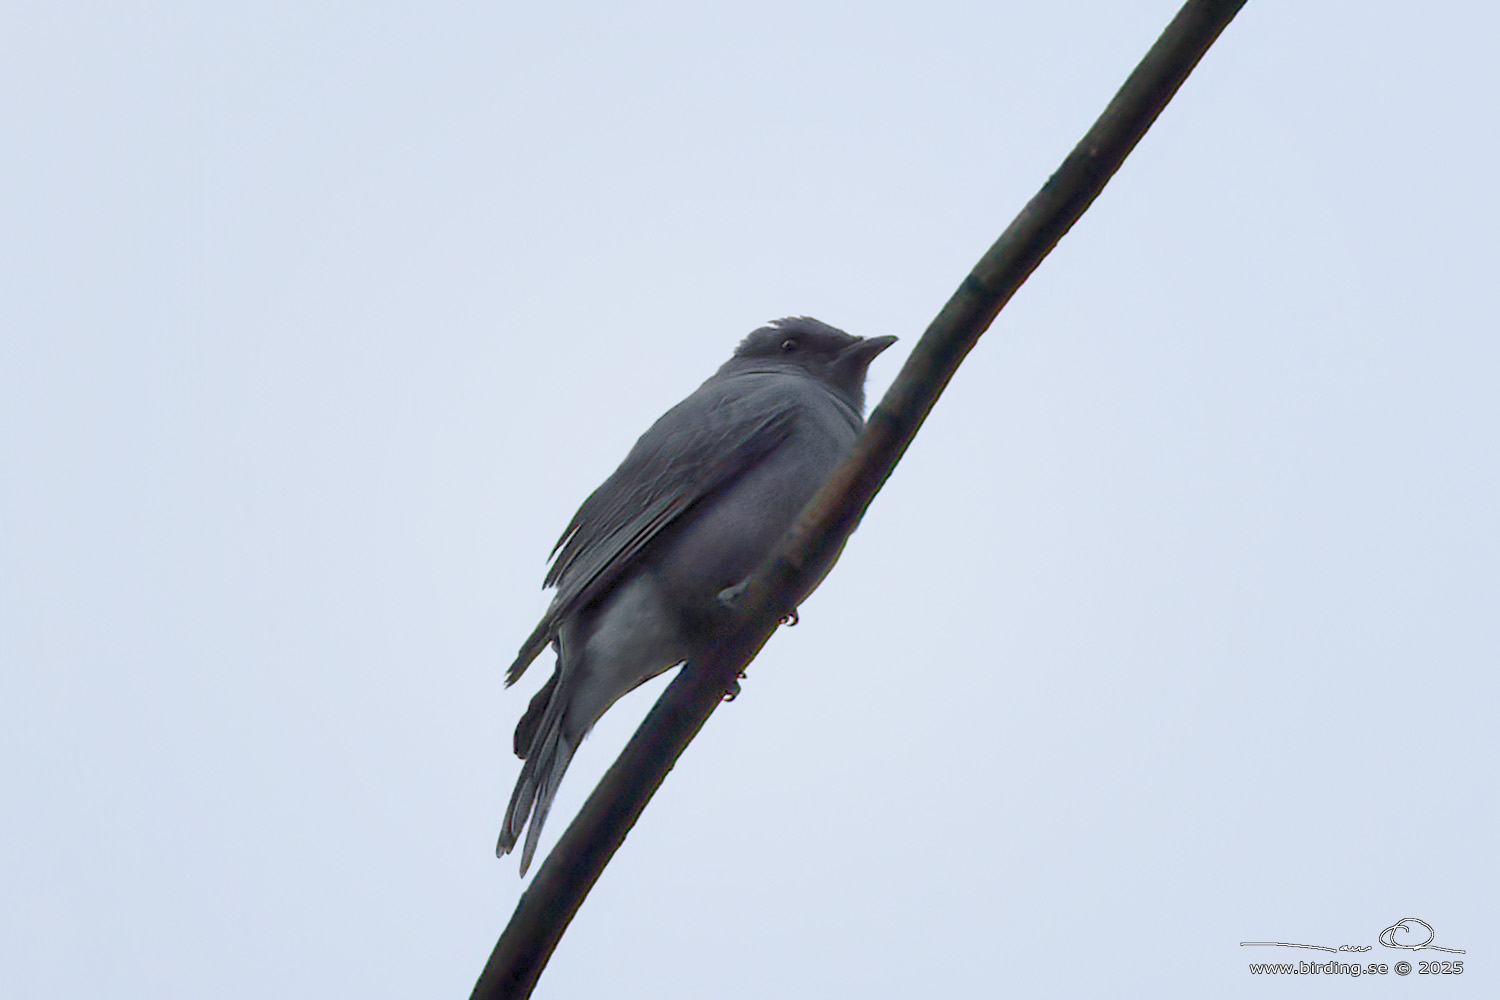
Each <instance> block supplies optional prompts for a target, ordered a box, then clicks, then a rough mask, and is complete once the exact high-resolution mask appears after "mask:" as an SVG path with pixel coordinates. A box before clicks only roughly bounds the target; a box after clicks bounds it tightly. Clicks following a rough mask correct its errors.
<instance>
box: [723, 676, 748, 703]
mask: <svg viewBox="0 0 1500 1000" xmlns="http://www.w3.org/2000/svg"><path fill="white" fill-rule="evenodd" d="M736 676H737V677H739V678H740V679H741V680H743V679H744V677H745V672H744V671H743V670H741V671H740V672H739V673H738V674H737V675H736ZM739 696H740V682H739V681H738V680H733V681H730V682H729V687H727V688H725V689H724V697H723V700H724V701H734V699H736V698H738V697H739Z"/></svg>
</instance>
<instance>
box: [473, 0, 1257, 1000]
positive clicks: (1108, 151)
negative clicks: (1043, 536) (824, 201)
mask: <svg viewBox="0 0 1500 1000" xmlns="http://www.w3.org/2000/svg"><path fill="white" fill-rule="evenodd" d="M1244 3H1245V0H1189V2H1188V3H1187V4H1186V5H1185V6H1183V8H1182V10H1181V11H1179V12H1178V14H1177V16H1176V17H1175V18H1174V19H1173V20H1172V23H1171V24H1170V25H1168V26H1167V29H1166V31H1165V32H1163V33H1162V36H1161V38H1159V39H1158V40H1157V42H1156V44H1155V45H1153V46H1152V47H1151V50H1150V51H1149V52H1147V53H1146V57H1145V58H1144V59H1143V60H1141V63H1140V65H1139V66H1137V67H1136V68H1135V71H1134V72H1132V73H1131V74H1130V76H1129V78H1128V79H1126V81H1125V84H1124V86H1122V87H1121V88H1120V91H1119V93H1117V94H1116V95H1115V97H1114V100H1112V101H1110V103H1109V106H1108V107H1107V108H1105V110H1104V113H1103V114H1102V115H1101V116H1100V117H1099V120H1098V121H1097V122H1095V123H1094V126H1093V128H1091V129H1089V131H1088V134H1087V135H1085V136H1084V137H1083V141H1082V142H1080V143H1079V144H1078V145H1077V146H1076V147H1075V148H1074V149H1073V152H1072V153H1071V154H1069V156H1068V158H1067V159H1066V160H1064V161H1063V164H1062V166H1061V167H1059V168H1058V170H1057V173H1055V174H1053V175H1052V177H1051V178H1050V179H1049V180H1048V181H1047V183H1046V184H1045V185H1043V186H1042V189H1041V191H1040V192H1038V193H1037V195H1036V197H1034V198H1032V199H1031V202H1030V203H1029V204H1028V205H1027V206H1026V207H1025V209H1023V210H1022V211H1021V214H1020V215H1018V216H1017V217H1016V219H1015V221H1014V222H1012V223H1011V224H1010V226H1009V228H1007V229H1006V230H1005V232H1004V233H1002V234H1001V236H1000V238H999V239H998V240H997V241H996V242H995V245H994V246H992V247H991V248H990V249H989V252H988V253H986V254H985V255H984V257H982V258H981V259H980V261H979V263H978V264H977V265H976V266H975V268H974V270H973V272H972V273H970V275H969V276H968V277H967V278H965V279H964V282H963V284H962V285H960V286H959V289H958V291H957V292H955V293H954V294H953V297H952V298H951V299H949V300H948V303H947V304H946V305H945V306H943V309H942V311H941V312H940V313H938V315H937V318H936V319H934V320H933V321H932V323H931V325H930V326H928V328H927V331H926V332H925V333H924V334H923V335H922V339H921V340H920V341H919V342H918V343H917V345H916V347H915V348H914V349H913V351H912V353H911V356H910V357H908V358H907V360H906V364H905V365H904V366H903V367H902V369H901V373H900V374H899V375H898V376H897V377H896V380H895V382H894V383H893V384H892V385H891V388H890V391H888V392H887V393H886V395H885V399H884V400H882V401H881V403H880V405H879V406H878V407H876V409H875V412H874V413H872V414H871V415H870V419H869V421H868V423H867V425H866V427H865V431H864V433H863V434H862V435H861V436H860V438H859V440H858V441H857V442H856V443H855V446H854V450H853V452H852V453H851V454H850V455H849V457H848V459H847V460H846V461H845V462H844V463H843V464H842V465H841V466H840V467H839V468H838V470H837V471H836V472H835V473H834V475H833V476H832V477H831V478H830V479H829V481H828V482H827V483H825V484H824V485H823V487H822V489H821V490H819V491H818V494H817V496H815V497H814V498H813V499H812V500H811V501H810V502H809V503H808V505H807V507H806V508H805V509H804V510H803V511H802V513H801V514H800V515H799V516H798V518H797V522H796V524H794V525H793V526H792V529H791V530H790V531H789V532H788V533H787V535H786V536H785V537H784V538H783V539H782V540H781V542H780V544H778V545H777V547H776V549H775V551H774V552H773V553H772V554H771V556H769V557H768V558H767V559H766V561H765V562H764V563H763V564H762V565H761V566H760V567H759V568H758V569H757V570H756V571H755V573H754V574H753V575H752V576H751V577H750V579H749V581H748V585H747V587H746V588H745V591H744V592H743V593H742V594H741V595H740V598H739V601H738V606H737V608H736V612H737V613H736V615H735V618H734V620H733V622H732V623H731V625H730V627H729V630H728V633H727V636H726V638H725V640H724V641H723V642H722V643H721V644H720V646H719V648H718V649H716V650H715V651H714V655H713V656H712V657H711V658H710V659H709V660H708V661H707V662H699V663H689V664H687V665H686V666H684V667H683V668H682V670H681V671H679V673H678V675H677V677H676V678H674V679H673V681H672V683H671V684H670V685H669V686H668V687H667V689H666V691H665V692H663V693H662V696H661V698H660V699H659V700H658V701H657V703H656V705H655V706H654V707H653V708H652V709H651V712H650V713H649V714H648V715H647V716H646V719H645V721H644V722H642V723H641V726H640V728H639V729H638V730H636V733H635V735H634V736H633V737H631V740H630V742H629V743H628V744H627V745H626V747H625V749H624V750H623V751H622V752H621V754H620V756H619V759H618V760H616V761H615V763H614V765H613V766H612V767H611V768H610V769H609V771H608V773H606V774H605V776H604V778H603V780H601V781H600V782H599V786H598V787H597V788H596V789H594V792H593V794H592V795H590V796H589V799H588V801H587V802H586V803H585V804H584V806H583V809H582V811H580V812H579V814H578V816H577V818H576V819H574V820H573V822H572V824H571V825H570V826H569V827H568V829H567V830H566V831H565V832H564V833H563V835H562V837H561V839H560V840H559V841H558V843H557V846H556V847H555V848H554V849H553V851H552V853H551V854H550V855H549V856H548V857H547V860H546V861H545V862H543V864H542V867H541V869H540V870H539V871H538V872H537V873H536V876H535V878H533V880H532V883H531V886H530V887H529V888H528V889H527V890H526V891H525V892H524V893H523V894H522V895H521V899H520V902H519V903H517V905H516V912H515V914H514V915H513V916H512V917H511V921H510V924H509V925H508V926H507V927H506V928H505V932H504V933H503V934H502V935H501V936H500V940H499V942H498V943H497V944H496V945H495V950H494V952H493V954H491V956H490V960H489V962H488V963H487V964H486V965H485V968H484V972H483V973H482V974H481V975H480V977H479V981H478V983H477V984H476V985H475V987H474V992H473V995H472V998H471V1000H494V998H500V997H504V998H521V997H528V996H530V995H531V991H532V989H533V987H534V986H535V985H536V981H537V978H538V977H539V976H540V975H541V972H542V969H543V967H544V966H545V965H546V963H547V960H548V958H549V957H550V956H551V954H552V950H553V948H555V947H556V946H557V942H558V940H559V939H560V938H561V937H562V933H563V931H564V929H566V927H567V926H568V923H569V922H570V921H571V920H572V918H573V914H574V913H576V912H577V910H578V907H579V905H580V904H582V902H583V898H584V896H585V895H587V894H588V891H589V889H590V888H592V886H593V884H594V881H595V880H596V879H597V878H598V877H599V873H600V872H601V871H602V870H603V869H604V866H605V864H607V863H608V862H609V859H610V858H611V857H612V856H613V855H614V852H615V850H616V849H617V848H618V847H619V846H620V844H621V843H622V842H623V841H624V839H625V835H626V833H627V832H628V831H629V830H630V828H631V826H633V825H634V824H635V821H636V818H637V817H639V816H640V814H641V810H643V809H644V808H645V807H646V803H647V802H648V801H650V799H651V796H652V795H653V794H654V793H655V791H656V789H657V787H658V786H659V785H660V784H661V782H662V780H663V779H664V778H665V777H666V774H667V771H669V770H670V769H671V767H672V765H673V763H675V762H676V760H677V757H678V755H679V754H681V753H682V751H683V749H684V748H685V747H686V746H687V744H688V742H689V741H690V740H691V739H692V738H693V737H694V736H695V735H696V734H697V732H698V730H699V729H700V728H702V726H703V723H704V722H705V721H707V719H708V717H709V715H710V714H712V712H713V710H714V709H715V708H716V707H717V706H718V704H719V699H720V697H721V696H722V695H723V693H724V691H725V690H726V689H727V688H728V687H729V686H730V684H731V682H732V681H734V679H735V677H736V675H737V674H738V673H739V672H740V671H741V670H743V669H744V668H745V665H746V664H748V663H749V662H750V660H751V659H753V658H754V656H755V654H756V653H758V652H759V651H760V648H761V647H762V646H764V645H765V643H766V641H767V640H768V639H769V638H770V637H771V633H772V632H774V631H775V630H776V625H777V622H778V620H780V618H781V617H782V616H783V615H784V614H786V613H787V612H788V611H790V610H791V609H792V608H795V607H796V606H797V605H798V604H799V603H801V601H802V599H803V598H804V597H806V596H807V594H808V593H809V592H810V591H811V590H812V589H813V587H815V586H816V585H817V582H818V581H819V580H820V579H821V578H822V575H823V573H824V572H825V571H826V569H827V567H828V566H829V564H830V563H831V562H832V561H833V559H834V558H835V557H836V556H837V553H838V552H839V550H840V548H841V547H842V545H843V544H844V542H845V541H846V540H847V539H848V537H849V535H850V534H852V533H853V531H854V528H855V526H856V525H857V524H858V523H859V520H860V518H861V517H862V516H863V515H864V512H865V509H866V508H867V507H868V506H869V505H870V501H871V500H872V499H873V498H874V496H875V493H876V492H877V491H878V490H879V489H880V486H881V485H882V484H883V483H884V482H885V480H886V477H887V476H889V475H890V473H891V470H892V469H893V468H894V467H895V465H896V462H897V461H899V460H900V458H901V455H902V454H903V453H904V452H905V451H906V447H907V445H909V444H910V443H911V440H912V437H913V436H914V435H915V434H916V432H917V428H919V427H920V426H921V425H922V421H923V420H924V419H926V417H927V414H928V412H929V411H931V409H932V407H933V404H935V403H936V402H937V399H938V396H939V395H941V393H942V391H943V388H944V387H945V386H946V385H947V384H948V380H949V379H950V378H952V377H953V373H954V371H955V370H956V369H957V368H958V365H959V363H960V362H961V361H962V360H963V359H964V357H965V356H966V355H967V354H968V353H969V350H970V349H971V348H972V347H973V346H974V343H975V342H976V341H977V340H978V339H979V336H980V334H982V333H983V332H984V331H985V329H986V328H988V327H989V325H990V323H991V321H993V320H994V318H995V315H996V313H998V312H999V311H1000V308H1001V307H1002V306H1003V305H1005V303H1006V302H1007V301H1008V300H1009V299H1010V297H1011V296H1012V295H1014V294H1015V291H1016V289H1017V288H1019V287H1020V286H1021V283H1022V282H1024V281H1025V280H1026V278H1027V277H1028V276H1029V275H1030V274H1031V272H1032V271H1033V270H1034V269H1035V268H1036V266H1037V265H1038V264H1040V263H1041V262H1042V260H1043V258H1045V257H1046V256H1047V254H1048V253H1050V252H1051V250H1052V248H1053V247H1054V246H1056V245H1057V242H1058V240H1060V239H1061V238H1062V236H1063V234H1064V233H1066V232H1067V231H1068V229H1069V228H1070V227H1071V226H1072V225H1073V223H1074V222H1075V221H1077V219H1078V217H1079V216H1080V215H1082V214H1083V212H1084V210H1085V209H1087V208H1088V206H1089V205H1090V204H1091V203H1092V202H1093V200H1094V199H1095V198H1096V197H1098V195H1099V192H1100V191H1102V190H1103V189H1104V185H1105V184H1106V183H1107V182H1108V181H1109V179H1110V177H1111V176H1113V175H1114V172H1115V171H1116V170H1117V169H1119V167H1120V164H1121V163H1122V162H1123V161H1124V159H1125V157H1126V156H1127V155H1128V154H1129V153H1130V151H1131V150H1132V149H1134V148H1135V144H1136V143H1137V142H1139V141H1140V138H1141V136H1143V135H1144V134H1145V133H1146V130H1147V129H1148V128H1150V127H1151V123H1152V122H1154V121H1155V120H1156V116H1157V115H1158V114H1160V113H1161V110H1162V108H1164V107H1166V104H1167V102H1168V101H1169V100H1171V99H1172V95H1173V94H1175V93H1176V92H1177V88H1178V87H1179V86H1181V85H1182V81H1183V80H1185V79H1186V78H1187V76H1188V74H1189V73H1190V72H1192V70H1193V67H1194V66H1196V65H1197V63H1198V60H1199V59H1201V58H1202V56H1203V54H1204V52H1206V51H1207V50H1208V47H1209V46H1210V45H1212V44H1213V42H1214V39H1216V38H1217V37H1218V36H1219V33H1220V32H1222V31H1223V30H1224V28H1225V27H1226V26H1227V25H1228V24H1229V22H1230V21H1231V20H1232V19H1233V18H1234V15H1235V14H1236V13H1238V12H1239V9H1240V8H1241V7H1242V6H1244Z"/></svg>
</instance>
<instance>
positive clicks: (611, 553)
mask: <svg viewBox="0 0 1500 1000" xmlns="http://www.w3.org/2000/svg"><path fill="white" fill-rule="evenodd" d="M761 399H763V397H761ZM761 399H757V398H755V397H751V398H749V399H739V400H734V399H725V398H723V397H722V396H719V397H718V398H713V397H709V398H706V399H703V398H699V396H698V395H695V396H691V397H689V398H688V399H686V400H684V401H683V402H682V403H680V404H678V406H677V407H675V408H674V409H673V410H671V411H669V412H668V413H667V414H665V415H664V416H663V417H662V418H661V419H660V420H658V421H657V422H656V424H655V425H653V426H652V428H651V429H650V430H649V431H647V432H646V434H645V435H644V436H643V437H642V438H641V439H640V441H638V442H637V443H636V446H635V448H633V449H632V450H631V452H630V455H629V456H627V457H626V459H625V461H624V462H623V463H622V464H621V465H620V467H619V468H618V469H616V470H615V472H614V474H613V475H611V476H610V477H609V478H608V479H607V480H605V481H604V484H603V485H602V486H600V487H599V488H598V489H597V490H595V491H594V492H593V494H592V495H590V496H589V498H588V499H587V500H585V501H584V502H583V506H582V507H580V508H578V513H577V514H575V515H573V521H572V523H571V524H569V525H568V528H567V530H566V531H564V532H563V535H562V538H560V539H558V542H557V545H556V547H554V549H553V556H554V560H553V563H552V568H551V570H550V571H549V572H548V573H547V580H546V584H545V585H546V586H549V587H550V586H554V585H555V586H556V587H557V596H556V597H555V598H554V599H553V601H552V605H551V607H549V608H548V609H547V614H546V616H545V617H544V618H543V619H542V621H541V623H540V624H539V625H537V627H536V630H535V631H534V632H532V634H531V636H530V637H529V638H528V639H527V640H526V643H525V645H524V646H522V648H521V653H520V655H519V656H518V657H517V658H516V661H515V663H513V664H511V667H510V670H509V671H508V672H507V673H506V683H507V684H510V683H514V682H515V680H516V679H517V678H518V677H520V676H521V674H522V673H523V672H524V671H525V669H526V667H527V666H529V665H530V663H531V661H532V660H533V659H535V658H536V656H537V654H539V653H540V652H541V651H542V650H543V649H544V648H546V645H547V643H548V642H549V641H551V639H552V637H553V636H554V635H555V634H556V630H557V623H558V622H560V621H561V620H562V619H564V618H566V617H567V615H569V614H570V613H572V612H573V611H574V610H576V609H578V608H581V607H584V606H585V605H587V604H588V603H589V602H591V601H593V600H595V599H597V598H598V597H600V596H602V595H603V594H604V593H605V592H606V591H608V590H609V588H610V587H612V586H613V585H614V584H615V582H616V581H617V580H618V579H619V576H620V574H621V573H622V572H623V571H624V570H625V569H626V568H627V567H628V566H629V565H630V563H631V561H632V560H633V559H634V558H635V557H636V556H637V555H638V554H639V553H640V552H641V550H642V549H644V548H645V547H646V546H647V545H649V544H650V543H651V540H652V539H654V538H655V537H656V536H657V535H659V534H660V533H661V532H662V530H663V529H665V528H666V527H667V526H668V525H670V524H672V523H673V522H674V521H676V520H677V519H678V518H680V517H681V516H682V515H683V514H685V513H686V512H687V511H688V510H690V509H691V508H692V506H693V505H694V504H696V503H697V502H698V501H700V500H702V499H703V498H704V497H708V496H712V495H713V494H714V493H716V492H718V491H719V490H722V489H723V488H724V487H726V486H727V485H728V484H729V483H730V482H732V481H733V480H734V479H736V478H738V477H739V476H741V475H743V474H744V473H745V472H746V471H747V470H749V469H751V468H753V467H754V466H755V465H756V463H758V462H759V461H760V460H761V459H763V458H764V457H765V456H766V455H768V454H770V453H771V452H772V451H774V450H775V449H776V447H777V446H778V445H780V444H781V443H782V442H783V441H785V440H786V439H787V437H788V436H789V435H790V434H791V430H792V420H793V416H794V410H793V409H792V408H790V407H785V406H782V407H776V408H771V407H767V406H764V405H757V403H759V402H761ZM684 411H685V412H684Z"/></svg>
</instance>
